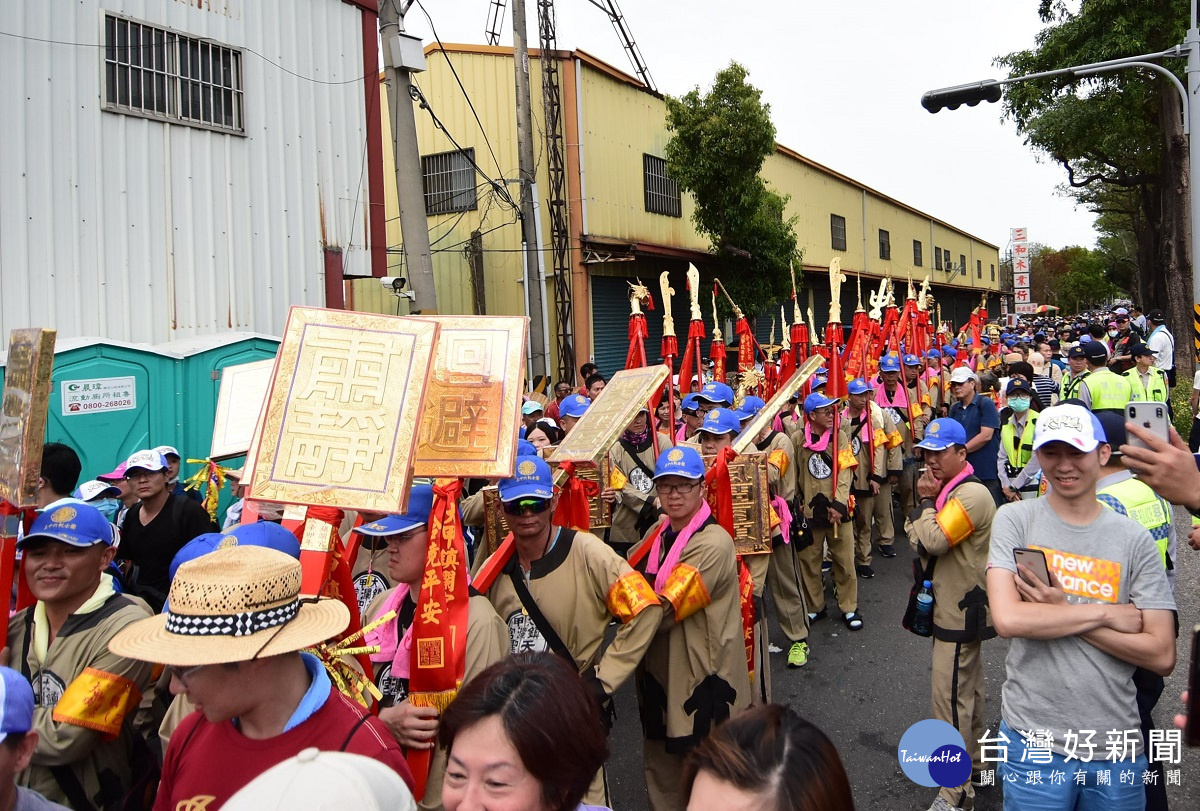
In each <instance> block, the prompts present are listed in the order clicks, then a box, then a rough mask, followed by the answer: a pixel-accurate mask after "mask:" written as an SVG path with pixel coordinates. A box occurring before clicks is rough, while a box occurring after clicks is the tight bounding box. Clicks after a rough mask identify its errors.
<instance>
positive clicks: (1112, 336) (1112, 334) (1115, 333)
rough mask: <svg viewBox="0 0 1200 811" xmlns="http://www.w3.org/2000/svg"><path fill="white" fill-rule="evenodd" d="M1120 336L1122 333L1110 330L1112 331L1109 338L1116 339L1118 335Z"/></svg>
mask: <svg viewBox="0 0 1200 811" xmlns="http://www.w3.org/2000/svg"><path fill="white" fill-rule="evenodd" d="M1120 334H1121V333H1120V332H1118V331H1117V330H1115V329H1110V330H1109V331H1108V337H1109V338H1116V337H1117V336H1118V335H1120Z"/></svg>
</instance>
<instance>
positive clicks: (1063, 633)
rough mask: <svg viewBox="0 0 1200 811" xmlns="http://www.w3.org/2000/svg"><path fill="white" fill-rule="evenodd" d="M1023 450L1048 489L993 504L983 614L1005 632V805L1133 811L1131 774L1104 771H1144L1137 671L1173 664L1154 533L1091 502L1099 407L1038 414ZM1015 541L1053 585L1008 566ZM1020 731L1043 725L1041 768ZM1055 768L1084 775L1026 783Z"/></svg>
mask: <svg viewBox="0 0 1200 811" xmlns="http://www.w3.org/2000/svg"><path fill="white" fill-rule="evenodd" d="M1033 447H1034V451H1035V452H1036V453H1037V455H1038V461H1039V462H1040V463H1041V467H1042V473H1043V475H1044V476H1045V477H1046V478H1047V479H1048V480H1049V484H1050V489H1049V491H1048V492H1047V494H1046V495H1045V496H1044V497H1043V498H1039V499H1034V500H1031V501H1021V502H1016V503H1013V504H1008V505H1005V506H1004V507H1002V508H1000V510H998V511H997V513H996V516H995V519H994V520H993V522H992V544H991V552H990V554H989V559H988V574H987V590H988V601H989V605H990V608H991V616H992V622H993V624H994V625H995V628H996V631H997V632H998V633H999V634H1000V636H1002V637H1005V638H1010V639H1012V640H1013V642H1012V646H1011V648H1010V649H1009V654H1008V659H1007V661H1006V662H1005V670H1006V678H1005V682H1004V687H1003V690H1002V695H1003V702H1002V719H1003V720H1002V722H1001V725H1000V732H1001V734H1003V735H1004V736H1005V737H1006V738H1007V739H1008V741H1009V743H1008V744H1007V750H1008V751H1007V758H1006V762H1005V763H1004V764H1003V767H1002V771H1003V777H1004V794H1005V804H1006V806H1007V805H1011V806H1012V807H1014V808H1023V807H1043V806H1044V807H1055V808H1074V809H1076V810H1077V811H1085V810H1086V809H1093V808H1095V809H1104V811H1125V809H1130V810H1132V809H1142V808H1144V807H1145V789H1144V787H1143V786H1142V784H1141V781H1135V783H1134V785H1128V784H1127V783H1123V782H1122V781H1121V780H1120V779H1117V778H1114V777H1112V775H1111V772H1112V771H1117V772H1120V771H1122V770H1133V771H1134V772H1135V773H1137V774H1142V773H1143V772H1145V770H1146V768H1147V761H1146V754H1145V741H1143V740H1142V735H1141V732H1140V730H1139V726H1140V721H1139V716H1138V707H1137V700H1136V694H1135V689H1134V684H1133V672H1134V669H1135V668H1137V667H1142V668H1145V669H1147V670H1150V671H1152V672H1154V673H1157V674H1159V675H1162V676H1166V675H1168V674H1170V673H1171V671H1172V670H1173V669H1174V667H1175V623H1174V618H1173V613H1172V612H1173V611H1174V610H1175V600H1174V598H1173V597H1172V595H1171V588H1170V585H1169V584H1168V583H1167V576H1166V572H1165V571H1164V569H1163V565H1162V562H1161V560H1160V558H1159V555H1158V549H1157V547H1156V545H1155V543H1154V540H1153V539H1152V538H1151V536H1150V533H1149V532H1148V531H1147V530H1146V529H1145V527H1143V526H1141V525H1140V524H1138V523H1137V522H1135V521H1133V520H1132V519H1130V518H1126V517H1124V516H1121V515H1118V514H1117V513H1116V512H1114V511H1112V510H1110V509H1108V508H1107V507H1104V506H1103V505H1102V504H1101V503H1100V502H1099V501H1098V500H1097V498H1096V483H1097V481H1098V480H1099V479H1100V475H1101V468H1102V467H1103V465H1104V464H1105V463H1106V462H1107V461H1108V458H1109V454H1110V449H1109V446H1108V445H1107V444H1106V440H1105V437H1104V431H1103V428H1102V427H1101V426H1100V423H1099V422H1098V421H1097V420H1096V418H1095V415H1093V414H1092V413H1090V412H1089V411H1087V410H1086V409H1084V408H1082V407H1081V406H1078V405H1074V404H1063V405H1058V406H1054V407H1053V408H1048V409H1046V410H1045V411H1043V412H1042V414H1041V417H1040V418H1039V420H1038V423H1037V428H1036V431H1035V433H1034V441H1033ZM1019 547H1032V548H1036V549H1041V550H1042V551H1043V552H1044V553H1045V555H1046V560H1047V563H1048V564H1049V569H1050V583H1049V584H1046V583H1043V582H1042V581H1041V580H1039V579H1038V578H1037V577H1036V576H1035V574H1034V572H1033V571H1032V570H1031V569H1030V568H1028V567H1027V566H1023V565H1022V566H1018V565H1017V564H1016V563H1015V562H1014V552H1013V550H1014V549H1016V548H1019ZM1017 730H1021V731H1023V732H1024V733H1026V734H1027V735H1032V731H1033V730H1038V731H1039V732H1042V731H1044V732H1045V734H1048V735H1049V736H1050V740H1049V743H1050V750H1051V755H1050V756H1051V758H1052V763H1046V762H1045V759H1044V755H1043V757H1042V758H1040V759H1039V760H1040V762H1039V763H1034V762H1032V759H1028V758H1026V751H1027V749H1028V744H1027V741H1026V739H1025V737H1024V736H1023V735H1022V734H1021V733H1020V732H1018V731H1017ZM1109 730H1119V731H1121V732H1122V734H1124V735H1126V736H1127V739H1131V740H1132V751H1133V754H1134V758H1133V760H1132V761H1129V760H1127V759H1126V760H1124V761H1121V762H1116V763H1114V762H1113V761H1109V760H1105V759H1104V758H1103V751H1104V749H1103V746H1104V737H1105V736H1106V735H1107V733H1108V731H1109ZM1096 736H1100V740H1096ZM1087 752H1093V753H1094V757H1093V758H1092V759H1091V760H1090V761H1085V760H1083V759H1082V758H1083V757H1085V756H1086V753H1087ZM1068 758H1070V759H1068ZM1056 768H1057V769H1061V770H1062V771H1064V772H1066V773H1067V774H1076V773H1077V772H1083V773H1084V778H1083V784H1082V785H1081V784H1080V781H1079V780H1067V781H1065V783H1064V784H1063V785H1056V784H1051V783H1048V782H1040V783H1035V782H1033V781H1032V780H1031V779H1027V778H1029V772H1031V771H1033V770H1034V769H1041V770H1051V769H1056ZM1103 772H1109V774H1108V775H1107V777H1108V778H1109V779H1108V780H1107V781H1106V783H1105V784H1101V781H1102V780H1104V779H1105V777H1106V775H1104V774H1103Z"/></svg>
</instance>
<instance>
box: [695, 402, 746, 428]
mask: <svg viewBox="0 0 1200 811" xmlns="http://www.w3.org/2000/svg"><path fill="white" fill-rule="evenodd" d="M699 430H700V431H701V432H702V433H705V434H736V433H738V432H739V431H741V430H742V421H741V420H740V419H738V415H737V413H735V412H733V411H730V410H729V409H728V408H714V409H713V410H712V411H710V412H708V413H707V414H705V415H704V422H702V423H701V424H700V428H699Z"/></svg>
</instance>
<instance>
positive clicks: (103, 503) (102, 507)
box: [92, 498, 121, 523]
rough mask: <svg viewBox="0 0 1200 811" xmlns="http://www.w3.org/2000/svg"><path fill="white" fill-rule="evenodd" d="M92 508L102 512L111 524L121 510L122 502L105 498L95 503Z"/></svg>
mask: <svg viewBox="0 0 1200 811" xmlns="http://www.w3.org/2000/svg"><path fill="white" fill-rule="evenodd" d="M92 506H93V507H95V508H96V509H97V510H99V511H100V514H101V515H103V516H104V517H105V518H106V519H107V520H108V521H109V523H111V522H112V520H113V518H115V517H116V515H117V511H118V510H120V509H121V502H120V501H119V500H118V499H115V498H104V499H101V500H99V501H93V502H92Z"/></svg>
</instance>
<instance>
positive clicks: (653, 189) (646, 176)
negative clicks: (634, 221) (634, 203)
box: [642, 155, 683, 217]
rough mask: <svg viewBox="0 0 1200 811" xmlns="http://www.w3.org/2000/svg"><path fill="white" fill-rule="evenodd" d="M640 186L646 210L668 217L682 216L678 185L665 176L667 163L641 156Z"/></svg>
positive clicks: (651, 157) (648, 156) (659, 159)
mask: <svg viewBox="0 0 1200 811" xmlns="http://www.w3.org/2000/svg"><path fill="white" fill-rule="evenodd" d="M642 185H643V187H644V188H645V194H646V210H647V211H649V212H650V213H651V214H665V215H667V216H668V217H682V216H683V201H682V200H681V199H680V197H679V184H678V183H676V182H675V181H674V180H672V179H671V178H670V177H669V176H668V175H667V161H666V160H665V159H664V158H656V157H655V156H653V155H642Z"/></svg>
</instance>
